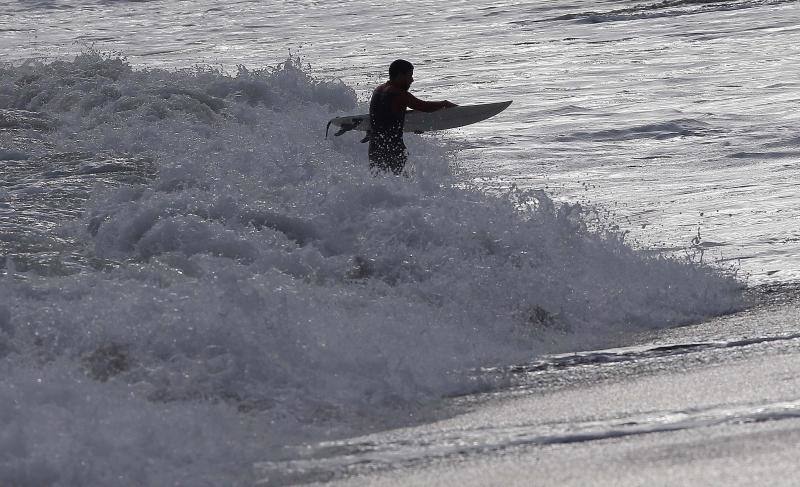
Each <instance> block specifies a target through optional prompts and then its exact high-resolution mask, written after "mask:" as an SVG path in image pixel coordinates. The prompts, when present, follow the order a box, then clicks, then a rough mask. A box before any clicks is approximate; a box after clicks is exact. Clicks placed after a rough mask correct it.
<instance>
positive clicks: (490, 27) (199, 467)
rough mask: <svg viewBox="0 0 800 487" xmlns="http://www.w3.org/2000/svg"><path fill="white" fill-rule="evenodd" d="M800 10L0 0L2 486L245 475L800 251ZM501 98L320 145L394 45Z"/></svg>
mask: <svg viewBox="0 0 800 487" xmlns="http://www.w3.org/2000/svg"><path fill="white" fill-rule="evenodd" d="M798 20H800V4H798V3H797V2H792V1H731V2H698V1H688V0H687V1H681V0H676V1H666V2H657V3H656V2H641V3H640V2H619V1H609V2H562V1H553V2H535V3H534V2H531V3H530V4H511V3H509V4H503V3H496V2H449V3H448V4H447V6H446V8H445V7H443V6H442V5H441V4H440V3H438V2H405V3H403V4H402V5H395V4H393V3H389V2H386V4H385V5H384V4H381V5H377V6H376V5H374V4H372V3H370V2H360V1H358V2H340V3H337V2H333V3H331V2H328V3H318V2H309V1H297V2H288V1H287V2H277V3H276V4H267V3H263V2H250V1H243V2H238V3H227V4H224V5H223V4H218V3H214V2H163V1H149V2H127V1H96V2H95V1H85V2H60V1H55V0H53V1H19V2H8V1H0V63H2V64H0V164H2V165H1V166H0V167H2V169H1V170H0V174H2V178H0V229H1V230H2V232H1V235H0V255H2V276H1V277H0V367H1V368H2V371H3V374H2V378H0V394H2V396H3V397H2V400H0V483H2V484H10V485H108V484H112V483H113V484H116V485H167V484H175V485H250V484H252V483H253V482H254V481H255V480H257V472H256V471H255V469H254V465H256V464H258V463H259V462H266V461H272V460H277V459H282V458H286V457H289V458H290V457H291V455H292V454H293V453H292V452H293V451H296V450H293V449H286V448H285V446H287V445H294V444H299V443H303V442H315V441H319V440H323V439H328V438H337V437H341V436H346V435H349V434H355V433H358V432H361V431H364V430H367V429H375V428H382V427H391V426H394V425H397V424H403V423H406V422H411V421H415V420H416V419H415V418H419V417H423V418H424V416H425V414H426V408H427V406H428V405H430V404H434V403H435V402H436V401H437V400H439V399H441V398H443V397H446V396H450V395H457V394H466V393H470V392H473V391H476V390H485V389H486V388H492V387H497V386H501V385H502V384H497V383H493V382H492V380H491V379H489V378H481V377H477V378H476V377H475V374H474V372H473V371H474V370H475V369H476V368H477V367H486V366H495V365H509V364H514V363H523V362H528V361H530V360H532V359H534V358H536V357H537V356H539V355H541V354H544V353H552V352H563V351H569V350H577V349H581V348H583V347H592V346H598V345H601V344H620V343H623V344H624V340H625V337H626V336H628V335H630V334H631V333H633V332H636V331H641V330H644V329H657V328H662V327H668V326H674V325H678V324H684V323H690V322H697V321H700V320H702V319H704V318H707V317H709V316H715V315H719V314H724V313H728V312H732V311H735V310H737V309H740V308H741V307H742V306H743V304H744V302H743V298H742V295H741V289H742V286H743V285H744V283H750V284H756V283H761V282H772V283H776V282H777V283H780V282H789V281H792V280H794V279H796V276H797V275H798V272H800V260H798V257H797V250H798V242H800V238H798V231H797V229H796V227H795V226H794V225H793V223H794V221H795V217H796V216H797V211H798V210H797V208H798V205H797V204H796V203H797V196H796V195H795V194H794V191H793V190H794V188H795V187H796V181H797V173H796V171H797V169H796V168H795V163H796V162H797V159H798V154H800V137H798V135H797V131H796V127H797V121H798V115H797V112H796V109H795V108H796V104H797V103H796V102H797V100H798V95H797V88H798V84H799V82H798V81H797V74H798V61H797V59H798V56H797V52H796V51H797V49H798V47H797V46H798V45H800V44H799V43H798V40H800V39H798V37H800V28H798V27H797V26H798V25H800V23H798ZM397 57H405V58H408V59H409V60H411V61H412V62H414V63H415V64H416V65H417V70H416V72H415V78H417V79H418V81H417V82H416V83H415V85H414V87H413V88H412V89H413V90H414V91H415V92H416V93H417V94H418V95H420V96H421V97H423V98H433V99H441V98H448V99H450V100H452V101H454V102H457V103H470V102H474V101H499V100H504V99H513V100H514V104H512V105H511V107H510V108H509V109H508V110H506V111H505V112H504V113H502V114H501V115H498V116H497V117H495V118H493V119H491V120H489V121H486V122H485V123H482V124H476V125H474V126H471V127H468V128H465V129H463V130H458V131H453V132H448V133H445V134H431V135H423V136H416V135H410V136H408V137H407V144H408V146H409V151H410V156H411V158H410V160H411V164H410V167H409V171H408V174H407V177H400V178H395V177H372V176H371V175H370V174H369V173H368V171H367V169H366V166H367V161H366V150H365V146H364V145H362V144H360V143H359V141H358V137H356V136H352V135H351V134H346V135H343V136H341V137H338V138H333V139H330V140H325V139H324V137H323V136H324V126H325V123H326V122H327V121H328V120H329V119H330V118H332V117H334V116H337V115H341V114H345V113H353V112H359V111H363V110H364V109H365V102H366V100H367V97H368V94H369V91H370V89H371V87H372V86H374V85H376V84H378V83H379V82H381V81H382V80H383V78H384V73H383V72H384V70H385V66H386V65H388V63H389V62H390V61H391V60H393V59H395V58H397Z"/></svg>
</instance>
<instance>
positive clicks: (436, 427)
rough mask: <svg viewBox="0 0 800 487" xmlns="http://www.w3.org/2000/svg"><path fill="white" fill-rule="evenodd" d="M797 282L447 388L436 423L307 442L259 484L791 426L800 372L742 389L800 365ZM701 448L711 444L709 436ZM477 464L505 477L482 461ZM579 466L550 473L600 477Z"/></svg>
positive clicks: (374, 478)
mask: <svg viewBox="0 0 800 487" xmlns="http://www.w3.org/2000/svg"><path fill="white" fill-rule="evenodd" d="M798 287H800V285H799V284H798V283H794V282H790V283H780V284H762V285H758V286H753V287H751V288H748V289H747V291H746V294H747V295H748V300H750V301H749V306H748V307H747V308H746V309H744V310H742V311H739V312H737V313H734V314H730V315H725V316H719V317H714V318H711V319H708V320H705V321H703V322H701V323H697V324H692V325H684V326H680V327H674V328H668V329H661V330H655V331H651V332H644V333H639V334H636V335H634V336H632V337H631V338H632V340H631V341H630V342H629V343H628V344H626V345H624V346H620V347H616V348H609V349H604V350H587V351H581V352H574V353H566V354H557V355H549V356H544V357H542V358H541V359H540V360H538V361H535V362H532V363H530V364H526V365H521V366H517V367H513V368H510V370H507V371H506V373H507V374H510V375H511V376H512V377H511V378H510V380H509V383H508V384H507V385H506V386H505V387H503V388H501V389H496V390H491V391H487V392H481V393H477V394H471V395H464V396H458V397H452V398H447V399H445V400H443V402H442V403H440V404H439V405H437V406H435V407H433V408H432V411H429V412H433V413H434V414H430V415H429V417H428V418H427V419H432V420H431V421H424V420H423V422H417V423H415V424H410V425H406V426H402V427H399V428H395V429H389V430H383V431H376V432H373V433H368V434H366V435H363V436H358V437H354V438H348V439H342V440H335V441H328V442H323V443H320V444H318V445H316V446H306V447H305V450H304V451H303V452H302V453H303V454H301V456H300V457H299V458H298V459H296V460H292V461H289V462H263V463H258V464H256V465H255V469H256V471H257V472H258V475H257V478H259V479H261V483H260V484H259V485H282V484H286V483H288V484H294V483H303V484H305V483H308V482H322V483H328V482H331V481H333V482H334V484H336V485H339V484H342V485H362V484H370V485H422V484H431V483H440V484H441V483H448V484H452V483H464V484H465V485H513V484H515V483H518V484H519V485H525V484H526V482H525V480H526V479H525V478H522V477H520V478H510V477H504V476H503V472H504V471H505V470H507V469H511V470H512V471H513V470H514V468H513V465H517V467H522V466H524V465H525V464H524V463H519V464H515V462H514V461H513V459H514V458H517V457H518V456H523V457H525V456H528V457H537V456H541V455H544V456H547V455H550V456H551V457H552V458H551V462H554V463H557V462H561V461H562V460H563V461H564V462H566V459H564V458H560V457H559V456H558V455H556V454H555V453H554V452H557V451H559V449H568V450H580V451H583V450H587V451H588V450H592V449H594V448H596V447H597V445H599V444H606V443H609V442H610V443H613V445H615V446H614V448H618V449H625V448H627V447H628V446H629V445H630V444H637V443H640V442H644V443H647V445H649V447H653V448H655V447H657V446H658V445H663V444H671V443H670V442H674V441H678V440H681V441H683V439H684V438H686V437H693V436H695V435H700V436H701V437H702V435H703V432H704V431H712V432H715V434H719V435H723V436H724V435H737V434H739V429H737V428H738V425H745V426H744V430H746V431H748V432H750V431H751V430H753V429H754V428H755V429H756V430H758V428H759V427H760V426H758V425H767V426H765V427H764V428H767V429H771V430H774V431H777V432H778V433H775V434H780V432H781V431H782V429H781V428H783V427H782V426H780V425H781V424H786V425H794V424H795V423H797V424H798V425H800V380H789V379H782V381H783V382H786V384H782V383H775V382H774V381H768V382H763V383H762V384H760V385H759V387H756V388H752V389H751V390H749V391H747V392H743V393H742V396H741V397H735V392H736V391H739V390H743V389H744V388H743V387H742V381H743V380H745V379H752V377H753V376H755V375H757V373H758V370H760V369H762V368H764V367H769V366H770V365H769V364H770V363H771V360H772V361H774V362H775V363H776V365H775V368H782V367H786V366H790V365H791V364H792V363H795V362H797V363H800V348H799V347H797V344H798V343H800V332H799V331H798V330H800V310H797V311H795V310H792V307H793V305H795V304H796V303H797V301H798V300H799V299H800V293H798ZM795 348H798V350H797V351H796V350H795ZM687 381H688V382H687ZM648 385H649V387H653V388H654V389H653V390H650V391H648V390H647V389H648ZM787 388H788V390H792V391H793V390H795V388H796V389H797V391H798V394H797V395H796V396H794V395H792V394H789V393H786V391H787ZM677 389H684V390H683V392H681V393H680V394H676V390H677ZM626 395H631V399H630V400H625V399H624V397H625V396H626ZM706 396H708V397H706ZM598 397H603V398H604V400H603V401H598V399H597V398H598ZM565 398H568V399H567V400H565ZM604 401H610V402H604ZM611 403H615V404H611ZM657 406H659V407H657ZM418 419H421V418H418ZM776 422H777V423H776ZM778 423H780V424H778ZM776 424H777V426H776ZM754 425H755V426H754ZM799 427H800V426H799ZM744 430H743V431H744ZM759 431H760V430H759ZM661 437H663V438H661ZM643 438H644V439H643ZM654 438H655V439H654ZM662 440H663V441H662ZM695 447H696V448H699V450H698V451H701V452H705V451H706V450H705V449H704V448H705V447H704V446H703V444H702V441H701V442H700V445H699V446H697V445H695ZM738 454H739V455H745V456H746V450H742V451H739V452H738ZM474 463H479V464H482V465H483V467H482V468H483V469H485V471H486V472H493V473H492V475H498V476H499V477H497V479H494V477H487V475H488V474H484V473H482V472H477V471H475V470H474V469H473V468H472V467H471V465H473V464H474ZM509 464H511V465H512V467H509ZM501 466H502V467H501ZM540 467H541V468H542V469H545V470H547V469H548V468H549V466H548V465H540ZM649 471H650V470H648V469H647V468H645V469H643V470H642V472H645V473H646V472H649ZM467 472H472V475H473V477H472V478H470V477H469V475H468V474H467ZM573 473H574V474H575V476H574V478H572V479H571V480H570V479H569V478H566V477H564V478H561V479H560V480H558V481H556V480H555V479H553V480H541V483H542V484H545V485H563V484H564V483H566V484H571V483H572V482H575V485H578V484H580V483H581V482H584V483H585V482H587V481H588V483H589V484H592V483H593V481H592V480H591V479H587V478H583V477H581V476H580V475H578V474H579V473H580V472H577V471H576V472H573ZM609 474H610V473H609ZM528 480H530V479H528ZM607 480H608V481H610V480H611V478H608V479H607ZM639 480H642V479H641V478H639V477H636V478H635V479H633V480H632V482H633V483H637V482H638V481H639ZM538 483H539V482H537V484H538ZM528 484H529V483H528ZM602 484H603V482H600V483H599V484H598V485H602ZM697 485H699V484H697Z"/></svg>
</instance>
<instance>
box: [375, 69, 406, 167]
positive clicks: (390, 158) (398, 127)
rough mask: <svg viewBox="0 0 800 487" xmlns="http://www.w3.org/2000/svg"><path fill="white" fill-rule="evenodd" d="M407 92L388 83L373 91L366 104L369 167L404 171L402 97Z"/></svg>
mask: <svg viewBox="0 0 800 487" xmlns="http://www.w3.org/2000/svg"><path fill="white" fill-rule="evenodd" d="M406 96H407V91H405V90H401V89H399V88H397V87H395V86H392V85H391V84H389V83H385V84H382V85H380V86H379V87H377V88H375V91H373V92H372V99H371V100H370V102H369V123H370V137H369V160H370V167H373V168H375V167H377V168H380V169H383V170H390V171H392V172H393V173H395V174H399V173H400V172H402V171H403V166H405V163H406V146H405V143H403V126H404V125H405V120H406V104H405V97H406Z"/></svg>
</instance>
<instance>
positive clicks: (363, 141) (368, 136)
mask: <svg viewBox="0 0 800 487" xmlns="http://www.w3.org/2000/svg"><path fill="white" fill-rule="evenodd" d="M371 136H372V134H371V133H370V131H369V130H367V135H365V136H364V138H363V139H361V143H362V144H363V143H365V142H369V138H370V137H371Z"/></svg>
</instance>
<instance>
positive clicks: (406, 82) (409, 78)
mask: <svg viewBox="0 0 800 487" xmlns="http://www.w3.org/2000/svg"><path fill="white" fill-rule="evenodd" d="M413 82H414V71H409V72H407V73H402V74H400V75H398V76H397V85H398V86H400V87H401V88H405V89H406V90H407V89H409V88H411V83H413Z"/></svg>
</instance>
